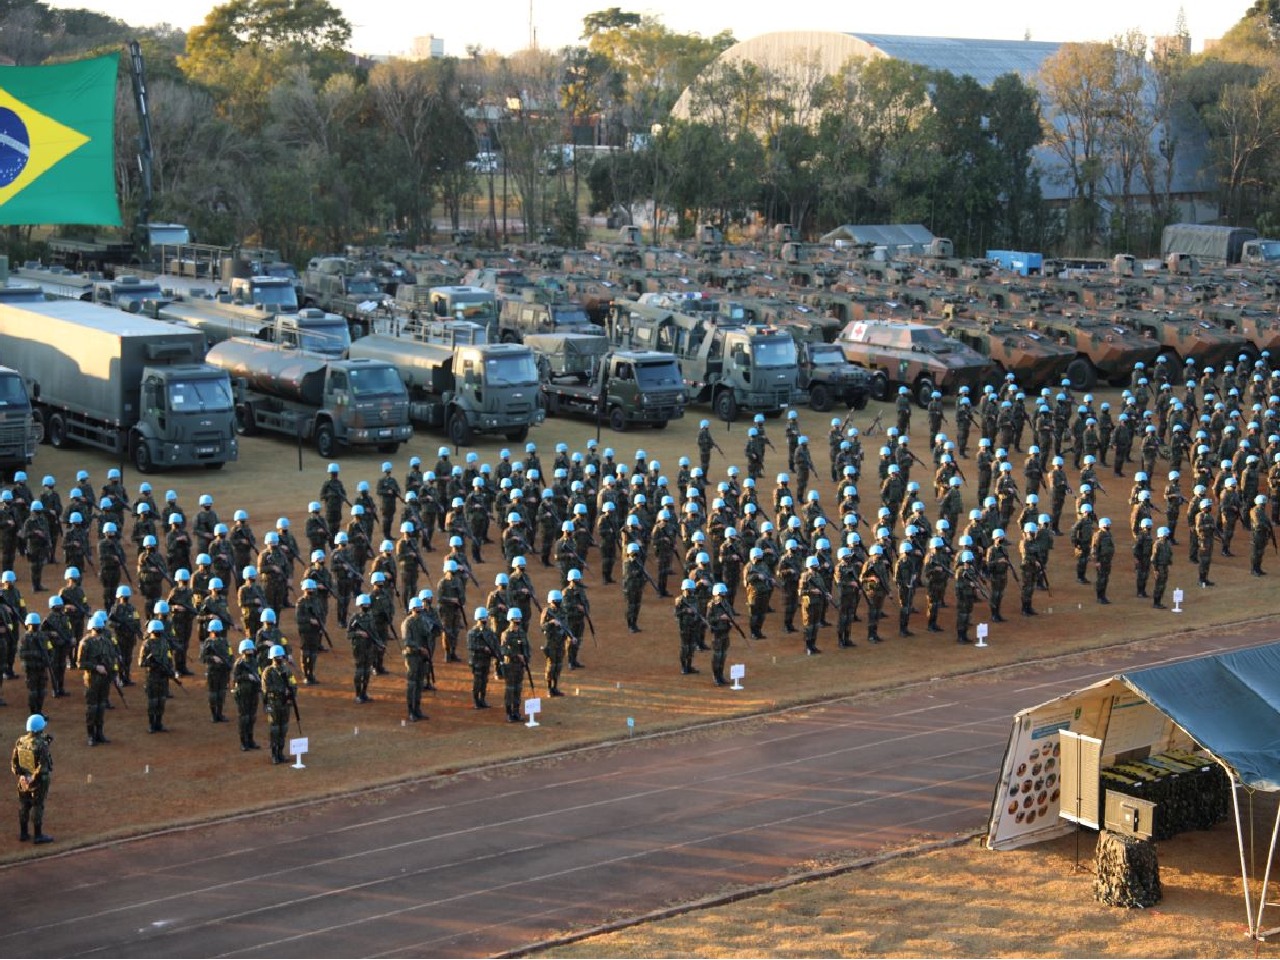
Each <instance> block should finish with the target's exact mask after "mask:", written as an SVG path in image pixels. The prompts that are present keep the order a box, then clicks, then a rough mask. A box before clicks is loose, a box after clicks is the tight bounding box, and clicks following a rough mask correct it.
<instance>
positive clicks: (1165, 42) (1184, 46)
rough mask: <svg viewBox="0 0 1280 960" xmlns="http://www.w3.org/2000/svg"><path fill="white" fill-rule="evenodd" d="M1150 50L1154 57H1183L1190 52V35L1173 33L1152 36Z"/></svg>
mask: <svg viewBox="0 0 1280 960" xmlns="http://www.w3.org/2000/svg"><path fill="white" fill-rule="evenodd" d="M1151 52H1152V54H1153V55H1155V56H1156V57H1160V58H1163V57H1185V56H1189V55H1190V54H1191V37H1190V36H1189V35H1188V34H1185V33H1183V34H1176V33H1175V34H1174V35H1173V36H1168V37H1152V38H1151Z"/></svg>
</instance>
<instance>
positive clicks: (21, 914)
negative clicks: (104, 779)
mask: <svg viewBox="0 0 1280 960" xmlns="http://www.w3.org/2000/svg"><path fill="white" fill-rule="evenodd" d="M1274 633H1275V627H1274V624H1270V623H1260V624H1257V625H1252V626H1247V627H1242V628H1239V629H1231V630H1223V629H1217V630H1214V631H1210V632H1208V633H1206V634H1194V635H1184V636H1177V637H1173V638H1167V639H1164V640H1160V641H1153V642H1150V643H1142V644H1139V645H1135V646H1133V647H1122V648H1117V649H1114V650H1111V651H1107V652H1102V653H1094V654H1085V655H1077V656H1071V657H1067V658H1063V659H1061V660H1055V661H1048V662H1043V663H1040V664H1036V665H1031V666H1024V667H1022V668H1016V669H1012V670H998V671H991V672H986V673H981V674H978V675H973V676H969V677H965V678H960V679H955V680H947V681H936V682H933V683H927V684H920V685H916V686H913V687H911V688H908V689H906V690H903V691H900V692H897V693H891V694H880V695H876V696H868V697H857V698H850V699H847V700H841V701H836V702H832V703H827V704H822V705H819V706H815V707H808V708H803V709H798V710H792V711H785V712H783V713H780V714H777V715H774V716H771V717H768V718H757V719H752V720H745V721H739V722H730V723H723V724H716V725H711V726H709V727H706V728H702V729H700V730H697V731H692V732H687V733H683V734H679V735H676V736H671V737H660V738H652V739H645V740H637V741H635V742H632V743H622V744H612V745H607V746H604V747H601V748H593V749H587V750H580V751H575V752H572V753H569V754H564V755H559V756H557V757H553V758H544V759H541V760H537V761H532V762H526V763H516V764H508V765H504V766H501V767H493V768H487V769H484V770H477V771H473V772H469V773H465V774H461V775H456V776H450V777H445V778H434V779H430V780H425V781H422V782H421V783H417V784H413V785H409V786H403V787H398V788H395V789H389V790H379V791H371V792H370V793H368V794H367V795H363V796H360V795H357V796H353V797H347V798H343V799H341V800H334V801H327V802H323V803H316V804H310V805H303V806H300V807H295V808H291V809H290V810H287V811H283V812H277V813H273V814H270V815H267V816H254V817H243V818H238V819H234V820H230V821H226V822H220V823H215V824H211V825H208V826H203V827H199V828H195V829H190V830H182V831H175V832H171V833H167V834H161V835H157V836H152V837H146V838H142V839H139V840H136V841H130V842H126V843H119V844H112V845H107V846H103V847H100V848H93V849H88V850H82V851H76V852H71V853H68V854H65V855H61V856H53V857H49V858H47V859H44V860H40V861H34V862H28V863H24V864H18V865H15V866H13V867H10V868H7V869H5V870H3V872H0V884H2V885H3V896H2V902H3V904H4V908H3V914H4V916H5V922H4V923H3V924H2V925H0V956H24V957H31V956H65V957H83V956H102V957H164V956H169V957H172V956H264V957H299V956H305V957H341V956H378V957H397V956H404V957H409V956H456V955H487V954H494V953H500V952H503V951H509V950H515V949H518V948H520V947H521V946H523V945H525V944H529V943H532V942H535V941H539V940H541V939H543V938H546V937H550V936H554V935H556V934H558V933H563V932H565V931H567V930H573V929H582V928H586V927H590V926H593V925H596V924H599V923H601V922H604V921H606V920H609V919H612V918H619V917H626V916H632V915H636V914H640V913H644V912H646V911H649V910H653V909H655V908H658V907H662V906H664V905H667V904H670V903H672V902H679V901H685V900H692V899H696V898H699V897H704V896H707V895H710V894H714V893H717V892H720V891H724V890H727V889H730V888H733V887H736V886H739V885H745V884H753V883H760V882H764V881H768V880H771V879H776V878H779V877H782V876H785V875H786V874H788V873H789V872H791V871H793V870H795V869H797V868H799V867H801V866H803V865H806V864H811V863H812V861H814V860H817V859H822V858H828V857H833V856H841V857H843V856H858V855H865V854H869V853H875V852H879V851H883V850H886V849H893V848H896V847H901V846H905V845H907V844H909V843H913V842H918V841H921V840H925V839H930V838H941V837H947V836H952V835H955V834H958V833H962V832H965V831H971V830H974V829H977V828H980V827H982V826H983V825H984V824H985V822H986V816H987V813H988V809H989V805H990V802H991V797H992V789H993V784H994V780H995V777H996V775H997V772H998V767H999V763H1000V759H1001V757H1002V755H1003V751H1004V748H1005V744H1006V741H1007V739H1008V733H1009V726H1010V719H1011V717H1012V715H1013V713H1014V712H1015V711H1016V710H1017V709H1019V708H1022V707H1025V706H1030V705H1033V704H1035V703H1038V702H1041V701H1043V700H1047V699H1049V698H1050V697H1052V696H1054V695H1056V694H1058V693H1062V692H1066V691H1068V690H1071V689H1074V688H1076V687H1080V686H1083V685H1085V684H1087V683H1091V682H1093V681H1094V680H1097V679H1101V678H1103V677H1106V676H1109V675H1111V674H1113V673H1117V672H1121V671H1123V670H1126V669H1132V668H1135V667H1140V666H1148V665H1151V664H1154V663H1160V662H1165V661H1168V660H1171V659H1179V658H1182V657H1185V656H1193V655H1199V654H1202V653H1208V652H1216V651H1220V650H1225V649H1236V648H1239V647H1244V646H1251V645H1254V644H1257V643H1260V642H1264V641H1267V640H1271V639H1273V638H1274ZM891 642H895V641H891ZM909 642H914V643H919V644H921V645H922V646H923V645H924V644H926V643H931V642H936V641H933V640H931V639H930V640H925V639H916V640H914V641H909ZM859 655H862V656H867V655H874V654H868V653H867V651H866V649H865V647H861V646H860V647H859V649H858V650H857V651H854V652H853V656H852V657H849V658H846V657H844V656H843V655H842V658H841V659H840V660H839V661H837V660H836V658H835V657H834V656H832V657H831V658H830V659H831V660H832V661H833V663H832V666H833V667H837V664H838V668H839V669H848V668H850V667H852V668H853V669H856V659H855V658H856V657H857V656H859ZM974 655H975V659H977V658H978V657H980V656H981V652H980V651H976V650H975V651H974ZM515 733H516V734H520V735H523V734H524V733H525V732H524V731H520V730H516V731H515ZM528 735H529V736H536V733H534V732H530V733H529V734H528ZM286 775H289V774H286Z"/></svg>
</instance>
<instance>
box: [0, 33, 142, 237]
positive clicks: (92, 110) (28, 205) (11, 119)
mask: <svg viewBox="0 0 1280 960" xmlns="http://www.w3.org/2000/svg"><path fill="white" fill-rule="evenodd" d="M118 58H119V54H114V53H113V54H111V55H109V56H105V57H96V58H95V59H92V60H79V61H76V62H73V63H59V64H53V65H51V66H44V67H0V224H8V223H17V224H29V223H85V224H103V225H109V226H119V225H120V206H119V204H118V203H117V201H116V184H115V140H114V136H113V130H114V126H115V106H116V70H117V65H116V61H117V60H118Z"/></svg>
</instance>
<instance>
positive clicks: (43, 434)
mask: <svg viewBox="0 0 1280 960" xmlns="http://www.w3.org/2000/svg"><path fill="white" fill-rule="evenodd" d="M31 426H32V427H34V428H35V431H36V437H37V438H38V439H39V441H40V442H41V443H48V442H49V424H48V423H47V422H46V421H45V417H44V411H43V410H32V411H31Z"/></svg>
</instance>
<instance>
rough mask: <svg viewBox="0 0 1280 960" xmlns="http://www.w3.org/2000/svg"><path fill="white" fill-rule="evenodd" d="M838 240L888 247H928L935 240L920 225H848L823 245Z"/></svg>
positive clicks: (824, 239) (839, 228)
mask: <svg viewBox="0 0 1280 960" xmlns="http://www.w3.org/2000/svg"><path fill="white" fill-rule="evenodd" d="M837 240H851V241H853V242H854V243H872V244H875V245H876V246H886V247H902V246H912V245H918V246H927V245H928V244H929V243H930V242H931V241H932V240H933V234H932V233H930V232H929V229H928V227H925V226H923V225H922V224H919V223H879V224H873V223H846V224H844V225H843V226H839V227H836V228H835V229H834V230H832V231H831V232H830V233H828V234H827V235H826V236H824V237H823V238H822V242H823V243H834V242H835V241H837Z"/></svg>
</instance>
